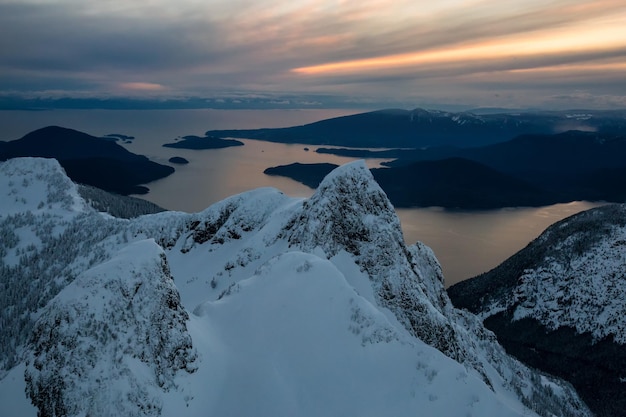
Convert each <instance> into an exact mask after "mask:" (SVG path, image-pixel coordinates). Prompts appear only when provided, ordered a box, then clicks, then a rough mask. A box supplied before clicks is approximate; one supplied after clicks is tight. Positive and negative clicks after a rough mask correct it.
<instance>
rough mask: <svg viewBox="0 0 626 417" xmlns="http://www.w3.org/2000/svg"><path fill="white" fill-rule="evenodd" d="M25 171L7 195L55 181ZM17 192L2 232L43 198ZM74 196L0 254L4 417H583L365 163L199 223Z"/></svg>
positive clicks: (209, 213)
mask: <svg viewBox="0 0 626 417" xmlns="http://www.w3.org/2000/svg"><path fill="white" fill-rule="evenodd" d="M30 161H32V160H30ZM17 164H18V165H19V166H21V167H26V168H23V169H21V171H19V172H18V171H17V170H16V169H15V168H14V167H11V166H9V167H6V166H4V165H0V166H1V167H2V169H3V171H1V172H2V173H3V174H2V175H3V176H4V177H7V176H10V177H11V178H12V181H13V184H18V183H19V181H20V175H27V176H33V175H34V176H35V177H36V176H37V175H38V173H39V172H40V170H42V169H46V170H49V171H53V172H57V173H62V170H61V169H60V167H59V166H58V164H56V163H55V161H45V162H36V163H32V162H28V161H19V160H18V162H17ZM42 164H43V165H42ZM22 171H24V172H22ZM29 178H30V177H29ZM0 181H4V179H2V180H0ZM8 181H9V180H6V181H5V182H6V183H8ZM3 187H4V185H3ZM13 189H15V190H17V191H16V193H17V194H16V195H15V197H16V198H15V203H10V204H7V207H6V208H3V210H6V213H12V214H11V215H10V216H8V215H4V214H2V216H3V217H0V219H5V222H4V223H3V224H4V226H3V229H2V230H3V231H4V232H3V233H8V234H10V233H9V232H10V230H11V223H12V222H10V221H6V219H8V218H9V217H11V216H13V217H11V219H13V218H14V217H15V216H16V215H22V214H20V213H29V212H33V210H36V206H35V209H33V206H32V204H31V205H26V206H25V208H23V209H21V208H19V207H20V206H19V204H22V203H21V200H20V199H21V198H22V197H21V195H20V193H25V194H26V195H27V196H29V195H38V194H37V192H36V191H35V189H33V188H32V187H29V186H28V184H27V185H26V186H24V187H22V188H20V187H15V186H13V188H11V190H13ZM68 190H69V191H68V192H67V197H68V198H69V197H71V198H72V201H75V203H72V204H71V205H68V206H67V207H66V208H65V210H66V214H65V216H66V217H65V222H66V223H64V226H63V230H62V233H61V234H60V235H59V239H56V240H55V239H52V240H49V241H48V240H41V242H39V243H38V245H35V246H34V247H31V249H30V250H31V252H32V253H31V256H30V258H29V257H26V258H23V259H22V258H20V260H19V262H17V263H16V261H15V257H16V254H15V253H13V252H15V249H14V248H15V247H18V246H19V247H21V246H24V245H28V242H30V240H31V239H32V236H31V235H28V234H27V233H22V234H17V233H15V237H13V241H12V242H10V243H9V244H5V245H4V246H5V247H6V248H7V249H6V250H5V251H4V252H2V262H3V264H2V269H1V270H2V271H3V272H2V276H0V278H2V284H3V285H4V288H5V289H7V291H5V292H3V296H4V297H5V299H6V302H3V304H2V306H3V317H2V319H3V323H7V326H6V327H5V326H4V325H3V328H2V332H3V334H2V336H3V337H2V339H3V340H11V342H10V343H5V345H4V346H3V350H2V352H0V353H2V355H3V356H2V357H1V359H2V360H3V362H2V363H4V364H5V365H4V369H5V371H6V372H5V373H4V374H0V378H2V379H0V399H7V398H10V400H9V401H6V402H4V401H0V415H9V414H8V413H9V412H10V410H12V411H13V412H14V411H15V410H16V409H18V410H20V415H34V414H35V409H34V408H33V407H32V405H31V404H30V401H33V402H34V403H35V404H36V405H38V406H39V407H40V409H41V410H48V411H50V409H51V407H52V408H54V407H59V409H60V410H63V411H65V412H66V413H65V414H67V415H72V416H74V415H76V416H78V415H88V414H92V413H95V414H97V415H120V413H121V414H124V415H164V416H170V415H180V414H181V413H184V415H190V416H194V415H198V416H205V415H233V416H238V415H257V416H262V415H268V416H269V415H272V416H277V415H278V416H281V415H284V416H292V415H302V416H308V415H310V416H318V415H337V416H338V415H399V416H402V415H416V414H421V415H466V414H467V415H482V416H488V415H497V416H507V415H511V416H513V415H533V413H532V412H531V411H530V410H529V409H528V408H527V407H531V408H532V409H533V410H534V411H535V412H537V413H539V414H541V415H553V414H554V415H563V416H565V415H580V416H582V415H588V411H587V409H586V407H585V406H584V405H583V404H582V403H581V402H580V400H579V399H578V398H577V396H576V394H575V393H574V392H573V390H572V389H571V388H570V387H569V386H568V385H565V384H563V383H562V382H560V381H558V380H553V379H550V378H548V377H545V376H542V375H540V374H538V373H536V372H535V371H531V370H530V369H528V368H525V367H524V366H522V365H521V364H520V363H519V362H517V361H515V360H514V359H512V358H510V357H509V356H507V355H506V354H505V353H504V351H503V349H502V348H501V347H500V346H499V345H498V344H497V343H496V342H495V338H494V336H493V334H491V333H490V332H488V331H486V330H485V329H484V328H483V327H482V324H480V322H479V320H478V319H477V318H476V317H474V316H472V315H470V314H468V313H464V312H461V311H458V310H456V309H454V308H453V307H452V305H451V303H450V301H449V299H448V298H447V295H446V293H445V291H444V288H443V283H442V281H443V278H442V275H441V268H440V267H439V264H438V262H437V260H436V258H435V257H434V254H433V253H432V251H430V249H429V248H427V247H425V246H424V245H422V244H418V245H414V246H411V247H406V246H405V245H404V243H403V239H402V233H401V229H400V225H399V221H398V219H397V217H396V215H395V213H394V211H393V207H391V205H390V204H389V202H388V200H387V198H386V196H385V194H384V193H383V192H382V190H381V189H380V188H379V187H378V185H377V184H376V183H375V182H374V181H373V179H372V177H371V174H370V173H369V171H368V170H367V169H366V167H365V165H364V164H363V163H362V162H357V163H352V164H348V165H346V166H344V167H340V168H338V169H337V170H336V171H334V172H333V173H331V174H330V175H329V176H328V177H327V178H326V179H325V180H324V181H323V182H322V183H321V184H320V187H319V189H318V191H317V192H316V193H315V195H314V196H313V197H312V198H311V199H308V200H302V199H292V198H288V197H287V196H285V195H284V194H282V193H281V192H280V191H278V190H275V189H271V188H264V189H258V190H254V191H251V192H248V193H244V194H240V195H237V196H233V197H231V198H229V199H226V200H224V201H222V202H220V203H217V204H215V205H213V206H211V207H209V208H208V209H206V210H205V211H203V212H200V213H194V214H187V213H176V212H164V213H158V214H152V215H146V216H142V217H139V218H135V219H131V220H123V219H115V218H112V217H111V216H109V215H105V214H100V213H97V212H95V211H94V210H91V209H89V208H88V207H87V206H86V205H85V204H84V203H81V200H80V198H75V197H76V196H77V194H76V192H75V189H74V188H72V187H71V186H70V187H69V188H68ZM0 191H2V192H4V191H5V190H4V188H3V189H2V190H0ZM24 198H25V199H26V200H27V201H30V200H29V199H30V197H28V198H26V197H24ZM35 200H36V198H35ZM33 201H34V200H33ZM68 201H69V200H68ZM81 204H82V205H81ZM81 207H84V208H81ZM78 208H80V209H78ZM20 210H23V211H20ZM3 213H4V212H3ZM23 215H24V216H26V217H28V218H30V215H28V214H23ZM23 223H24V224H26V225H27V227H29V228H30V230H31V231H32V234H33V235H35V236H38V234H43V232H41V231H39V229H38V228H39V222H38V221H35V222H34V223H32V224H31V223H28V222H23ZM20 224H21V223H20ZM20 227H25V226H20ZM59 250H62V251H63V254H61V253H59ZM35 258H36V259H37V262H34V261H33V260H34V259H35ZM59 259H61V260H62V261H59ZM33 262H34V263H35V265H36V267H34V266H33ZM47 264H50V265H53V266H54V268H53V269H51V270H47V269H46V265H47ZM35 272H39V275H37V274H35ZM24 279H26V281H25V280H24ZM31 281H32V282H36V283H37V288H39V289H38V290H35V289H33V288H31V285H30V284H29V283H30V282H31ZM23 287H27V288H28V289H27V290H25V289H24V288H23ZM42 291H43V292H44V293H45V294H47V295H46V296H45V297H43V296H41V295H40V294H41V292H42ZM15 293H18V294H19V295H20V297H19V299H15V297H14V296H13V294H15ZM4 306H7V307H4ZM104 328H106V329H107V330H106V331H103V330H102V329H104ZM5 329H10V331H7V330H5ZM25 363H26V366H25V365H24V364H25ZM20 374H22V375H23V376H22V380H21V381H24V379H23V378H24V375H25V377H26V381H25V382H18V383H16V381H20ZM51 381H52V382H53V383H50V382H51ZM16 384H18V385H19V384H23V385H22V386H24V387H25V388H26V390H27V393H28V395H29V397H28V398H27V397H26V396H22V397H21V398H19V397H13V394H14V393H15V387H16Z"/></svg>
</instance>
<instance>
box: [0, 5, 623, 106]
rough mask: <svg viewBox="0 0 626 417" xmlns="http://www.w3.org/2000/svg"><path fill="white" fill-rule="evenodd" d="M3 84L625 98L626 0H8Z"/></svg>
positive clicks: (451, 97)
mask: <svg viewBox="0 0 626 417" xmlns="http://www.w3.org/2000/svg"><path fill="white" fill-rule="evenodd" d="M0 96H5V97H30V98H33V97H34V98H37V97H44V98H58V97H73V98H112V97H133V98H143V99H149V100H180V101H184V100H185V99H186V98H188V97H202V98H209V99H210V100H209V101H211V100H212V101H213V102H214V103H219V102H220V100H221V101H222V102H223V101H230V102H233V101H241V100H245V99H247V98H257V99H259V98H260V99H262V100H264V102H266V103H268V105H269V104H271V103H274V104H280V103H289V105H292V106H300V107H307V106H322V107H323V106H344V107H349V106H350V105H351V104H353V105H355V106H356V105H369V106H371V107H384V106H386V105H391V104H395V105H398V106H401V107H405V108H413V107H420V106H430V107H440V108H445V107H468V108H473V107H505V108H529V107H533V108H547V109H563V108H603V109H612V108H625V107H626V1H624V0H594V1H583V0H552V1H550V0H499V1H495V0H489V1H485V0H437V1H433V0H394V1H382V0H359V1H356V0H353V1H347V0H300V1H299V0H289V1H287V0H176V1H171V0H169V1H166V0H95V1H93V0H56V1H53V0H19V1H15V0H0Z"/></svg>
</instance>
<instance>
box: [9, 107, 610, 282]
mask: <svg viewBox="0 0 626 417" xmlns="http://www.w3.org/2000/svg"><path fill="white" fill-rule="evenodd" d="M357 112H359V111H355V110H332V109H331V110H210V109H205V110H136V111H134V110H54V111H39V112H29V111H0V140H12V139H17V138H19V137H21V136H23V135H25V134H26V133H28V132H31V131H33V130H35V129H37V128H41V127H45V126H49V125H58V126H63V127H69V128H73V129H78V130H81V131H84V132H86V133H89V134H92V135H96V136H97V135H105V134H109V133H122V134H126V135H131V136H135V137H136V139H135V140H134V141H133V143H131V144H128V145H125V146H126V147H127V148H128V149H129V150H130V151H132V152H135V153H140V154H143V155H146V156H148V157H149V158H151V159H153V160H155V161H157V162H161V163H165V164H167V163H168V162H167V161H168V159H169V158H170V157H172V156H182V157H184V158H186V159H187V160H189V161H190V163H189V164H188V165H181V166H176V173H175V174H174V175H172V176H170V177H168V178H165V179H163V180H159V181H156V182H153V183H151V184H149V187H150V190H151V191H150V193H149V194H148V195H145V196H142V197H143V198H146V199H147V200H150V201H153V202H155V203H157V204H159V205H161V206H163V207H165V208H168V209H170V210H181V211H187V212H196V211H200V210H203V209H205V208H206V207H208V206H209V205H210V204H213V203H215V202H217V201H219V200H222V199H224V198H226V197H228V196H231V195H233V194H236V193H240V192H243V191H246V190H250V189H253V188H257V187H265V186H272V187H276V188H278V189H280V190H282V191H283V192H285V193H286V194H287V195H290V196H295V197H308V196H310V195H311V194H312V193H313V190H311V189H309V188H308V187H306V186H304V185H302V184H299V183H297V182H295V181H292V180H290V179H287V178H282V177H270V176H267V175H264V174H263V170H264V169H265V168H268V167H270V166H275V165H282V164H288V163H292V162H302V163H312V162H332V163H335V164H343V163H346V162H348V161H351V160H352V158H343V157H338V156H334V155H320V154H317V153H315V152H314V150H315V149H316V147H315V146H308V147H309V148H310V149H311V150H310V151H305V150H304V147H305V145H283V144H273V143H267V142H259V141H252V140H244V142H245V146H240V147H233V148H227V149H219V150H204V151H194V150H185V149H171V148H163V147H162V146H161V145H162V144H163V143H167V142H171V141H172V140H173V139H174V138H176V137H178V136H183V135H203V134H204V132H205V131H207V130H209V129H229V128H240V129H246V128H260V127H283V126H293V125H298V124H305V123H309V122H314V121H317V120H321V119H325V118H329V117H336V116H341V115H347V114H353V113H357ZM380 162H381V160H369V161H368V164H369V166H370V167H371V166H377V165H378V164H379V163H380ZM598 205H599V204H593V203H588V202H575V203H570V204H557V205H554V206H548V207H541V208H514V209H502V210H492V211H473V212H459V211H448V210H441V209H436V208H426V209H400V210H398V214H399V216H400V219H401V222H402V228H403V231H404V234H405V240H406V241H407V243H414V242H415V241H417V240H420V241H422V242H424V243H426V244H427V245H429V246H430V247H432V248H433V250H434V251H435V254H436V255H437V258H438V259H439V261H440V262H441V264H442V267H443V270H444V274H445V277H446V283H447V285H451V284H453V283H455V282H458V281H460V280H462V279H464V278H469V277H471V276H474V275H477V274H479V273H481V272H484V271H487V270H489V269H491V268H493V267H495V266H497V265H498V264H499V263H500V262H502V261H503V260H504V259H506V258H507V257H508V256H510V255H512V254H513V253H515V252H516V251H518V250H519V249H521V248H523V247H524V246H525V245H526V244H528V242H530V241H531V240H532V239H534V238H535V237H537V236H538V235H539V234H540V233H541V232H542V231H543V230H544V229H545V228H546V227H547V226H549V225H550V224H552V223H554V222H556V221H558V220H560V219H562V218H564V217H567V216H569V215H572V214H575V213H577V212H579V211H582V210H586V209H589V208H592V207H595V206H598Z"/></svg>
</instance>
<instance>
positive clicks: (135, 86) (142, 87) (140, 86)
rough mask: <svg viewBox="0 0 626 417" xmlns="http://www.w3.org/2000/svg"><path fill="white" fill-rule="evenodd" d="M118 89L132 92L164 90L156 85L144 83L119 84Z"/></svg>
mask: <svg viewBox="0 0 626 417" xmlns="http://www.w3.org/2000/svg"><path fill="white" fill-rule="evenodd" d="M120 88H121V89H123V90H134V91H163V90H166V89H167V88H165V86H163V85H161V84H156V83H146V82H130V83H121V84H120Z"/></svg>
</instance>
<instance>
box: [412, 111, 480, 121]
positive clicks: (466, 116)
mask: <svg viewBox="0 0 626 417" xmlns="http://www.w3.org/2000/svg"><path fill="white" fill-rule="evenodd" d="M409 118H410V120H411V122H418V121H419V122H424V121H428V122H431V123H432V122H435V121H439V122H441V121H449V122H453V123H455V124H458V125H465V124H475V125H482V124H484V123H485V122H486V121H485V119H484V118H482V117H480V116H478V115H476V114H473V113H469V112H461V113H451V112H446V111H441V110H426V109H421V108H417V109H414V110H412V111H411V112H410V113H409Z"/></svg>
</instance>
